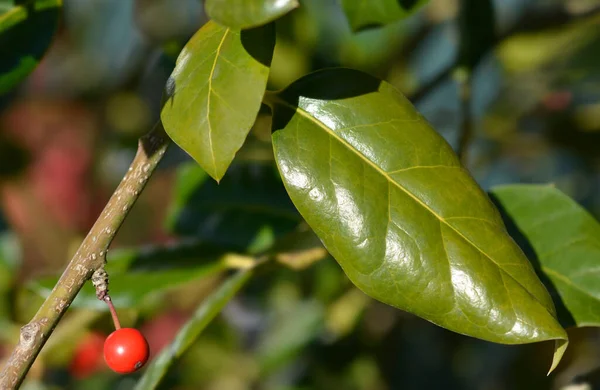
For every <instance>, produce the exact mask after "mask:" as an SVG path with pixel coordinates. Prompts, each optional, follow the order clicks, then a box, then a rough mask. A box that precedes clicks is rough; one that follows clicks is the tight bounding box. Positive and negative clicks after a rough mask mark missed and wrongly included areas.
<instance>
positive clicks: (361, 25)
mask: <svg viewBox="0 0 600 390" xmlns="http://www.w3.org/2000/svg"><path fill="white" fill-rule="evenodd" d="M341 2H342V7H343V8H344V12H345V13H346V17H347V18H348V23H350V27H351V28H352V29H353V30H355V31H358V30H362V29H365V28H369V27H377V26H381V25H385V24H388V23H392V22H395V21H397V20H400V19H403V18H405V17H407V16H410V15H411V14H412V13H413V12H415V11H416V10H418V9H419V8H420V7H421V6H423V5H424V4H426V3H427V2H428V0H341Z"/></svg>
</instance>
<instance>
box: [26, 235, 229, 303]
mask: <svg viewBox="0 0 600 390" xmlns="http://www.w3.org/2000/svg"><path fill="white" fill-rule="evenodd" d="M167 259H168V261H166V260H167ZM225 260H226V252H225V251H224V250H221V249H219V248H216V247H213V246H209V245H204V244H195V243H194V244H191V245H178V246H177V247H176V248H175V249H170V248H158V249H153V248H150V249H135V250H118V251H115V252H114V253H111V254H110V255H109V258H108V263H107V266H106V270H107V272H108V274H109V277H110V282H109V291H110V296H111V298H112V301H113V303H114V304H115V306H117V307H133V306H136V305H138V304H140V303H142V302H143V301H144V299H145V298H147V297H149V296H151V295H152V294H159V293H161V292H164V291H166V290H168V289H170V288H175V287H177V286H180V285H182V284H185V283H189V282H191V281H194V280H198V279H201V278H205V277H208V276H211V275H215V274H217V273H218V272H220V271H223V270H225V269H226V268H227V264H226V261H225ZM57 281H58V277H49V278H44V279H41V280H36V281H33V282H32V283H30V284H29V288H30V289H32V290H33V291H35V292H36V293H38V294H39V295H40V296H42V297H43V298H47V297H48V295H49V294H50V292H51V291H52V288H54V286H55V285H56V282H57ZM71 306H73V307H81V308H87V309H90V308H94V309H97V310H107V306H106V304H104V303H103V302H101V301H99V300H98V298H96V293H95V290H94V288H93V286H92V285H91V283H86V284H85V286H84V287H83V289H82V290H81V291H80V292H79V294H78V295H77V298H76V299H75V300H74V301H73V304H72V305H71Z"/></svg>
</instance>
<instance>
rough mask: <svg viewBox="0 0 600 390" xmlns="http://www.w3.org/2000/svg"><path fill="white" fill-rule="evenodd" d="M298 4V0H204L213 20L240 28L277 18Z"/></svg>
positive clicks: (207, 11) (254, 25)
mask: <svg viewBox="0 0 600 390" xmlns="http://www.w3.org/2000/svg"><path fill="white" fill-rule="evenodd" d="M298 5H299V4H298V0H206V5H205V8H206V13H207V15H208V16H209V17H210V18H211V19H212V20H214V21H215V22H217V23H219V24H222V25H224V26H227V27H229V28H233V29H238V30H240V29H246V28H251V27H257V26H262V25H264V24H267V23H269V22H272V21H274V20H275V19H279V18H280V17H282V16H283V15H285V14H287V13H288V12H290V11H291V10H293V9H294V8H296V7H298Z"/></svg>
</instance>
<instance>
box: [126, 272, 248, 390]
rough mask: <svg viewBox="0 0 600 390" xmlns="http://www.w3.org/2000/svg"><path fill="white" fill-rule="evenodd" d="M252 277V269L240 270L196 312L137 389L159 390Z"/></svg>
mask: <svg viewBox="0 0 600 390" xmlns="http://www.w3.org/2000/svg"><path fill="white" fill-rule="evenodd" d="M251 275H252V270H244V271H239V272H238V273H237V274H235V275H233V276H232V277H231V278H229V279H228V280H226V281H225V282H224V283H223V284H222V285H221V286H220V287H219V288H218V289H217V290H216V291H215V292H213V293H212V294H211V295H210V296H209V297H208V298H207V299H206V300H205V301H204V302H202V303H201V304H200V306H199V307H198V309H196V312H195V313H194V316H193V317H192V318H191V319H190V320H189V321H188V322H187V323H186V324H185V325H184V326H183V328H182V329H181V330H180V331H179V333H178V334H177V336H176V337H175V340H173V342H172V343H171V344H170V345H169V346H168V347H166V348H164V349H163V350H162V352H161V353H160V355H158V356H157V357H156V358H155V359H154V360H153V361H152V363H151V364H150V366H148V368H146V370H145V372H144V375H143V376H142V378H141V379H140V380H139V381H138V383H137V384H136V386H135V389H138V390H151V389H156V388H157V386H158V385H159V384H160V382H161V380H162V379H163V377H164V376H165V375H166V374H167V371H168V370H169V368H170V367H171V366H172V365H173V363H174V362H175V360H176V359H177V358H179V357H180V356H181V355H182V354H183V353H184V352H185V351H186V350H187V349H188V348H189V347H190V346H191V345H192V344H193V343H194V341H196V339H197V338H198V336H200V334H201V333H202V331H203V330H204V328H206V326H208V324H209V323H210V322H211V321H212V320H213V319H214V318H215V317H216V316H217V315H218V314H219V313H220V312H221V310H223V308H224V307H225V305H226V304H227V303H228V302H229V301H230V300H231V298H233V297H234V295H235V294H236V293H237V292H238V291H239V290H240V289H241V288H242V286H244V284H245V283H246V282H247V281H248V279H249V278H250V276H251Z"/></svg>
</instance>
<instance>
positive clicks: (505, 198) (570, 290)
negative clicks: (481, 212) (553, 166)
mask: <svg viewBox="0 0 600 390" xmlns="http://www.w3.org/2000/svg"><path fill="white" fill-rule="evenodd" d="M492 193H493V195H494V196H495V197H496V198H497V199H498V200H499V201H500V202H501V204H502V207H503V208H504V209H505V210H506V212H507V213H508V215H509V216H510V218H511V219H512V220H513V221H514V223H515V224H516V225H517V227H518V229H519V230H520V231H521V232H522V233H523V234H524V235H525V237H526V238H527V239H528V240H529V242H530V244H531V246H532V247H533V249H534V251H535V254H536V256H537V261H538V262H539V266H540V270H541V271H542V272H543V273H544V274H545V275H546V276H547V277H548V278H549V279H550V281H551V282H552V285H553V286H554V287H555V288H556V290H557V292H558V294H559V296H560V299H561V300H562V303H563V304H564V306H565V308H566V309H567V311H568V313H570V316H571V319H570V320H571V323H570V324H568V325H573V324H574V325H576V326H600V223H598V221H596V220H595V219H594V218H593V217H592V216H591V215H590V214H588V213H587V212H586V211H585V209H583V208H582V207H581V206H579V205H578V204H577V203H576V202H575V201H573V200H572V199H571V198H569V197H568V196H567V195H565V194H564V193H562V192H561V191H560V190H558V189H556V188H554V187H552V186H548V185H507V186H501V187H496V188H494V189H493V191H492Z"/></svg>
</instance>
